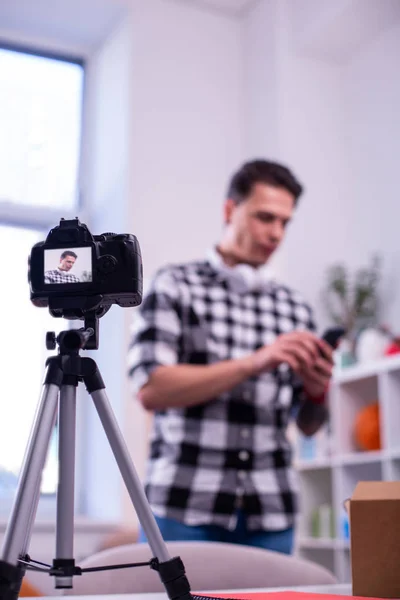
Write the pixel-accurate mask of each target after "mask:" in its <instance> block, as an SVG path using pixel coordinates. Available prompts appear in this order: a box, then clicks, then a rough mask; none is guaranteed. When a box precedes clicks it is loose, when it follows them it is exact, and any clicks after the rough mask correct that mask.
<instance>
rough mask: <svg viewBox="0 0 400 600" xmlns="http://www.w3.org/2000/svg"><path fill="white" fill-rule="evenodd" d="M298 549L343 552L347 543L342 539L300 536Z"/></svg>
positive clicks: (347, 545)
mask: <svg viewBox="0 0 400 600" xmlns="http://www.w3.org/2000/svg"><path fill="white" fill-rule="evenodd" d="M297 545H298V547H299V548H310V549H317V550H318V549H321V550H336V549H337V550H345V549H346V548H348V547H349V542H348V541H347V540H343V539H342V538H317V537H312V536H301V537H299V539H298V541H297Z"/></svg>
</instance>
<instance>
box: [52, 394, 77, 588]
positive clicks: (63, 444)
mask: <svg viewBox="0 0 400 600" xmlns="http://www.w3.org/2000/svg"><path fill="white" fill-rule="evenodd" d="M75 429H76V387H75V386H74V385H63V386H61V389H60V403H59V419H58V462H59V475H58V488H57V521H56V559H67V560H73V557H74V507H75ZM55 587H56V588H71V587H72V576H69V577H64V576H63V577H56V581H55Z"/></svg>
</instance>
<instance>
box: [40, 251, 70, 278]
mask: <svg viewBox="0 0 400 600" xmlns="http://www.w3.org/2000/svg"><path fill="white" fill-rule="evenodd" d="M77 258H78V256H77V255H76V254H75V252H72V250H65V252H63V253H62V254H61V256H60V264H59V265H58V267H57V269H53V270H51V271H46V272H45V274H44V282H45V283H79V278H78V277H77V276H76V275H74V274H73V273H70V272H69V271H70V270H71V269H72V267H73V266H74V264H75V261H76V259H77Z"/></svg>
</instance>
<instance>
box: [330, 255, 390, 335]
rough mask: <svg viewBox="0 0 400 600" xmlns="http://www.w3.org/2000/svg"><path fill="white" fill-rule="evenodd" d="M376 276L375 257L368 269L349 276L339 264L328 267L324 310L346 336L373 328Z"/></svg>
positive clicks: (378, 264) (377, 260) (378, 271)
mask: <svg viewBox="0 0 400 600" xmlns="http://www.w3.org/2000/svg"><path fill="white" fill-rule="evenodd" d="M380 277H381V259H380V257H379V256H378V255H374V256H373V257H372V259H371V263H370V265H369V266H367V267H362V268H360V269H357V270H356V271H355V273H354V275H353V276H351V274H350V272H349V269H348V267H346V266H345V265H344V264H342V263H337V264H334V265H332V266H330V267H329V268H328V270H327V282H326V289H325V294H324V296H325V307H326V309H327V311H328V314H329V316H330V318H331V319H332V321H333V322H334V323H335V324H336V325H340V326H341V327H344V328H345V329H346V331H347V332H348V335H349V337H353V336H355V335H356V334H357V332H358V331H360V329H362V328H364V327H367V326H371V325H377V322H378V311H379V296H378V286H379V282H380Z"/></svg>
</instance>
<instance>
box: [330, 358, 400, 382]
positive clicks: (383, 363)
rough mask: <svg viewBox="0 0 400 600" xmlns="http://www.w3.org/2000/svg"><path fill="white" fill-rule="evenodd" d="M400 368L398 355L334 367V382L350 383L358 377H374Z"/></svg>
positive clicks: (358, 378)
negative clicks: (349, 365) (350, 365)
mask: <svg viewBox="0 0 400 600" xmlns="http://www.w3.org/2000/svg"><path fill="white" fill-rule="evenodd" d="M396 369H400V356H396V355H395V356H388V357H385V358H380V359H379V360H376V361H371V362H368V363H365V364H360V365H354V366H352V367H346V368H340V369H338V368H337V369H335V373H334V377H333V380H334V382H335V383H352V382H353V381H358V380H360V379H367V378H368V377H375V376H376V375H377V374H379V373H383V372H388V371H395V370H396Z"/></svg>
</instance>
